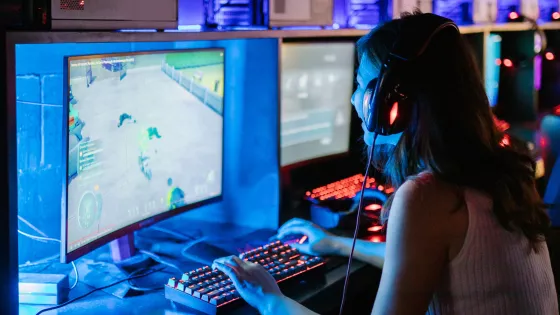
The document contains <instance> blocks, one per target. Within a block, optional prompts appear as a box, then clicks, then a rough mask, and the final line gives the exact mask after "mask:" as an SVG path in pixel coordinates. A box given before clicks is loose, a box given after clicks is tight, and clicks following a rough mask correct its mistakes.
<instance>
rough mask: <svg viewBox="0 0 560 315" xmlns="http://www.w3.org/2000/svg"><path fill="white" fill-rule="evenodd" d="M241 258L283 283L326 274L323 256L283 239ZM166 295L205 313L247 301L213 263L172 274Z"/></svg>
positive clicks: (232, 306)
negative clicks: (257, 265)
mask: <svg viewBox="0 0 560 315" xmlns="http://www.w3.org/2000/svg"><path fill="white" fill-rule="evenodd" d="M239 258H241V259H244V260H246V261H251V262H254V263H257V264H260V265H261V266H263V267H264V268H265V269H266V270H268V272H269V273H270V274H271V275H272V276H273V277H274V279H276V282H278V283H279V284H280V283H281V284H287V283H289V282H291V281H288V280H292V279H293V280H296V281H300V280H304V279H308V278H309V277H310V276H317V275H322V274H323V270H322V269H323V268H324V265H325V262H324V261H323V259H322V258H320V257H315V256H307V255H302V254H300V253H299V252H298V251H297V250H296V249H294V248H292V247H291V246H290V245H288V244H286V243H283V242H281V241H275V242H272V243H269V244H267V245H265V246H261V247H259V248H256V249H253V250H251V251H248V252H245V253H242V254H240V255H239ZM165 297H166V298H167V299H169V300H171V301H173V302H176V303H179V304H182V305H185V306H187V307H190V308H193V309H196V310H198V311H199V312H202V313H205V314H212V315H214V314H222V313H223V312H227V311H229V310H231V309H232V308H237V307H239V306H241V305H243V304H244V303H245V302H244V301H243V300H242V299H241V298H240V297H239V294H238V292H237V291H236V290H235V287H234V286H233V284H232V282H231V280H230V279H229V277H228V276H227V275H225V274H224V273H223V272H221V271H218V270H216V269H214V270H212V269H211V268H210V267H209V266H205V267H203V268H199V269H196V270H192V271H190V272H186V273H184V274H183V275H182V277H181V279H178V278H170V279H169V281H168V283H167V285H166V286H165Z"/></svg>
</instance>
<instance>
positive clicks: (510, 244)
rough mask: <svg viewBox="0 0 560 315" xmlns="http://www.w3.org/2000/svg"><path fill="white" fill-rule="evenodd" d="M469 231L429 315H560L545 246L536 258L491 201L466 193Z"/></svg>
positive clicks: (445, 275)
mask: <svg viewBox="0 0 560 315" xmlns="http://www.w3.org/2000/svg"><path fill="white" fill-rule="evenodd" d="M465 199H466V204H467V209H468V215H469V226H468V230H467V234H466V236H465V242H464V244H463V247H462V249H461V251H460V252H459V254H458V255H457V256H456V257H455V258H454V259H453V260H452V261H451V262H450V263H449V265H448V267H447V269H446V271H445V274H444V277H443V278H442V282H441V283H440V284H439V287H438V289H437V290H436V293H435V294H434V297H433V300H432V302H431V303H430V308H429V311H428V314H430V315H463V314H464V315H502V314H503V315H517V314H519V315H558V314H559V313H558V297H557V294H556V287H555V285H554V277H553V274H552V267H551V264H550V257H549V254H548V247H547V245H546V243H545V242H542V243H541V244H540V246H539V251H538V252H537V253H535V252H534V251H532V250H531V246H530V244H529V241H528V240H527V238H526V237H525V236H524V235H523V234H521V233H517V232H509V231H507V230H505V229H504V228H503V227H502V226H501V225H500V224H499V222H498V221H497V219H496V217H495V216H494V214H493V212H492V200H491V199H490V198H488V197H486V196H485V195H483V194H481V193H479V192H476V191H473V190H467V191H465Z"/></svg>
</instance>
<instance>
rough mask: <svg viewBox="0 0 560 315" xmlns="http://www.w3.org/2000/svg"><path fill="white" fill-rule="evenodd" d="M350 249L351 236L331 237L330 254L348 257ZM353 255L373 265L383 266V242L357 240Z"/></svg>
mask: <svg viewBox="0 0 560 315" xmlns="http://www.w3.org/2000/svg"><path fill="white" fill-rule="evenodd" d="M351 250H352V239H351V238H347V237H333V240H332V253H331V254H332V255H338V256H345V257H348V256H350V251H351ZM353 257H354V258H356V259H357V260H359V261H363V262H365V263H367V264H370V265H373V266H375V267H378V268H383V263H384V262H385V243H374V242H369V241H364V240H357V241H356V246H355V247H354V255H353Z"/></svg>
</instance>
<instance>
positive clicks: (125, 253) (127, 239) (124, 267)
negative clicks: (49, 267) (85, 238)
mask: <svg viewBox="0 0 560 315" xmlns="http://www.w3.org/2000/svg"><path fill="white" fill-rule="evenodd" d="M109 246H110V248H111V257H112V261H109V262H95V263H94V265H95V266H85V268H80V267H79V269H82V270H81V271H80V278H81V279H82V280H81V281H82V282H84V283H86V284H88V285H90V286H92V287H94V288H100V287H105V286H107V285H110V284H113V283H116V282H118V281H120V280H123V279H126V278H128V277H129V276H130V273H132V272H139V271H140V270H144V269H145V270H148V268H150V267H151V266H153V265H155V264H156V262H155V261H154V260H152V259H151V258H150V257H148V256H147V255H144V254H142V253H137V251H136V248H135V247H134V234H128V235H125V236H123V237H121V238H119V239H116V240H114V241H112V242H111V243H109ZM84 271H85V272H84ZM162 286H163V284H162ZM103 291H105V292H106V293H109V294H112V295H114V296H116V297H118V298H125V297H127V296H134V295H138V294H140V292H137V291H135V290H133V289H132V288H131V287H130V286H129V285H128V281H123V282H122V283H119V284H117V285H115V286H111V287H109V288H106V289H103Z"/></svg>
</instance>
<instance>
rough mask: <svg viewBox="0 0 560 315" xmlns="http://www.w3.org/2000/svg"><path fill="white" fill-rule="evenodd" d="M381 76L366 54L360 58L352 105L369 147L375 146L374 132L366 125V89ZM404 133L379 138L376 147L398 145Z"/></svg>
mask: <svg viewBox="0 0 560 315" xmlns="http://www.w3.org/2000/svg"><path fill="white" fill-rule="evenodd" d="M378 76H379V70H378V69H377V67H375V66H374V65H373V63H372V62H371V61H370V60H369V58H367V56H366V54H364V55H363V56H362V57H361V58H360V66H359V67H358V71H357V72H356V83H357V84H356V85H357V87H356V91H354V94H353V95H352V100H351V101H352V105H354V109H355V110H356V112H357V113H358V116H359V117H360V119H361V120H362V130H363V131H364V142H365V143H366V145H367V146H368V147H369V146H371V145H372V144H373V137H374V134H373V132H370V131H368V130H367V128H366V124H365V123H364V112H365V110H366V108H364V105H365V106H367V104H365V102H364V94H365V92H366V88H367V85H368V83H369V82H370V81H371V80H373V79H375V78H377V77H378ZM401 134H402V133H398V134H395V135H391V136H377V140H376V141H375V144H376V145H382V144H392V145H396V144H397V142H398V141H399V139H400V137H401Z"/></svg>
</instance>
